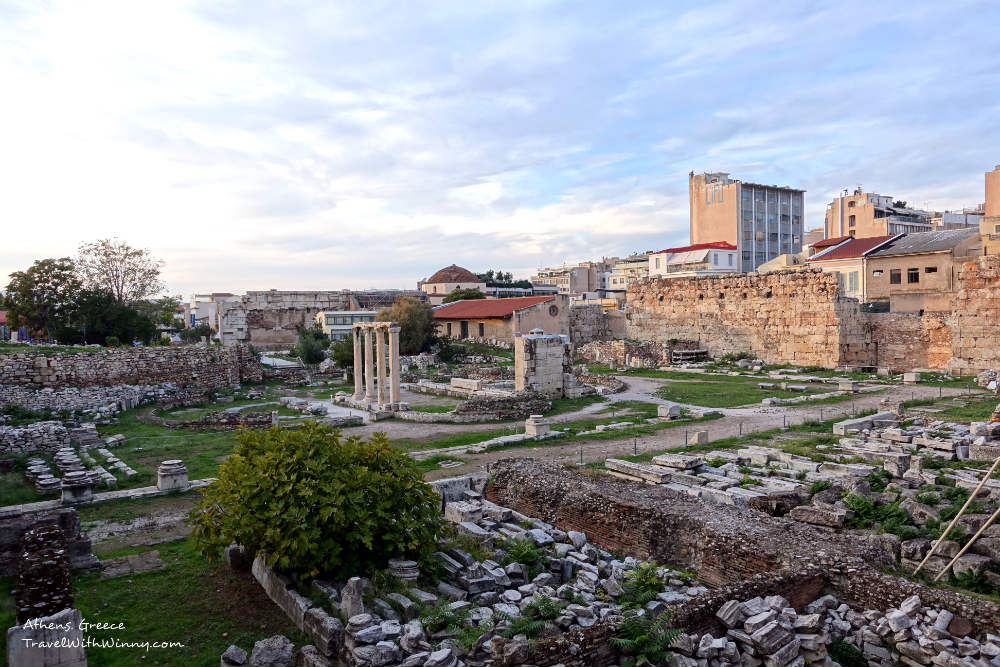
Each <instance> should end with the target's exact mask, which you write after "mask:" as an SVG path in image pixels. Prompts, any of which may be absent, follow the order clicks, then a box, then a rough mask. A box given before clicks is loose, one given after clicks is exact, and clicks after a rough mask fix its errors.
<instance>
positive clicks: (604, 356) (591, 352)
mask: <svg viewBox="0 0 1000 667" xmlns="http://www.w3.org/2000/svg"><path fill="white" fill-rule="evenodd" d="M697 349H700V347H699V344H698V341H693V340H669V341H662V342H661V341H652V340H643V341H636V340H609V341H594V342H591V343H586V344H584V345H581V346H579V347H578V348H577V349H576V351H575V355H576V357H577V358H579V359H583V360H584V361H587V362H588V363H592V364H606V365H613V366H618V367H624V366H629V367H639V368H657V367H659V366H667V365H669V364H670V361H671V356H672V354H673V351H674V350H697Z"/></svg>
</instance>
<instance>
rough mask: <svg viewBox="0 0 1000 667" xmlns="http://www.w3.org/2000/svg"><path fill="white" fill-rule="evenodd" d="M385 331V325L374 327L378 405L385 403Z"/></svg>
mask: <svg viewBox="0 0 1000 667" xmlns="http://www.w3.org/2000/svg"><path fill="white" fill-rule="evenodd" d="M385 332H386V327H384V326H379V327H377V328H376V329H375V345H376V346H378V354H377V355H376V357H375V358H376V359H377V360H378V361H377V363H378V404H379V407H381V406H383V405H385V404H386V398H388V396H386V394H387V393H388V392H386V390H385Z"/></svg>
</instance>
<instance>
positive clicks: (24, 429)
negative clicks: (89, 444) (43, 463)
mask: <svg viewBox="0 0 1000 667" xmlns="http://www.w3.org/2000/svg"><path fill="white" fill-rule="evenodd" d="M69 444H70V435H69V430H68V429H67V428H66V426H64V425H63V423H62V422H58V421H39V422H34V423H32V424H26V425H24V426H0V453H2V454H24V453H28V452H44V451H54V450H56V449H59V448H61V447H67V446H69Z"/></svg>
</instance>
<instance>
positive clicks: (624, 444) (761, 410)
mask: <svg viewBox="0 0 1000 667" xmlns="http://www.w3.org/2000/svg"><path fill="white" fill-rule="evenodd" d="M621 379H623V380H625V381H626V382H627V383H628V385H629V387H628V389H626V391H625V392H623V393H621V394H616V395H615V396H614V402H618V401H621V400H641V401H649V402H653V403H665V402H666V401H663V400H661V399H659V398H657V397H655V396H651V395H649V393H647V392H653V391H655V390H656V388H657V387H659V385H660V383H661V382H662V381H659V380H655V379H650V378H637V377H622V378H621ZM939 392H940V394H941V395H942V396H944V397H948V396H959V395H961V394H964V393H968V390H967V389H950V388H945V389H939V387H921V386H919V385H918V386H912V387H903V386H898V385H897V386H893V387H891V388H890V389H888V390H887V391H885V392H882V393H878V394H868V395H866V394H859V395H858V398H857V399H856V400H855V401H853V402H852V401H844V402H843V403H832V404H827V405H815V406H801V407H796V406H787V407H763V406H760V407H752V408H749V407H748V408H720V409H719V411H720V412H722V413H723V415H724V416H723V417H722V418H721V419H716V420H714V421H709V422H704V423H701V424H695V425H692V426H690V427H687V431H694V430H702V431H708V437H709V440H710V441H712V440H721V439H723V438H730V437H734V436H738V435H741V434H746V433H753V432H757V431H767V430H771V429H775V428H780V427H781V426H783V425H785V424H788V425H793V424H801V423H802V422H805V421H809V420H817V421H818V420H821V419H823V420H826V419H832V418H833V417H848V416H850V415H851V414H852V413H853V412H854V411H857V412H863V411H866V410H875V409H877V408H878V405H879V402H880V401H881V400H882V399H884V398H886V397H890V398H893V399H896V400H908V399H911V398H937V397H938V395H939ZM608 405H609V404H608V403H598V404H596V407H597V408H598V409H601V408H605V407H607V406H608ZM588 407H589V408H594V407H595V406H588ZM583 412H585V411H583V410H581V411H580V412H579V413H574V415H577V416H578V415H579V414H580V413H583ZM563 416H566V417H570V415H560V417H563ZM553 421H554V422H555V421H556V420H553ZM549 442H550V443H551V444H544V443H543V444H539V446H538V447H522V448H519V449H516V450H499V451H492V452H483V453H481V454H473V455H468V456H463V457H462V458H463V459H464V460H465V465H463V466H461V467H455V468H447V469H442V470H433V471H431V472H429V473H427V474H426V475H425V477H426V479H428V480H434V479H441V478H443V477H454V476H456V475H461V474H465V473H469V472H476V471H479V470H482V469H484V468H485V467H486V466H487V465H488V464H490V463H492V462H494V461H497V460H499V459H502V458H509V457H512V456H523V457H531V458H538V459H545V460H556V461H567V462H569V461H573V462H577V463H579V461H580V459H581V452H582V458H583V461H584V463H590V462H593V461H602V460H604V459H605V458H608V457H609V456H621V455H630V454H633V453H634V452H639V453H642V452H645V451H650V450H662V449H673V448H676V447H683V446H684V445H685V444H686V441H685V427H684V426H679V427H676V428H673V429H666V430H662V431H659V432H657V433H655V434H653V435H649V436H640V437H639V438H636V439H634V442H633V439H631V438H630V439H627V440H624V439H623V440H582V441H573V440H565V441H564V440H552V441H549ZM556 443H559V444H556Z"/></svg>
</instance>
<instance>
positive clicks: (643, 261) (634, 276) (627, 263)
mask: <svg viewBox="0 0 1000 667" xmlns="http://www.w3.org/2000/svg"><path fill="white" fill-rule="evenodd" d="M648 275H649V255H648V254H647V253H642V254H641V255H632V256H630V257H626V258H625V259H623V260H620V261H619V262H618V263H617V264H615V268H614V271H612V272H611V275H610V276H608V286H607V291H608V292H612V293H614V294H615V296H621V295H624V294H625V290H627V289H628V286H629V285H631V284H632V283H634V282H636V281H637V280H642V279H643V278H645V277H647V276H648Z"/></svg>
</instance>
